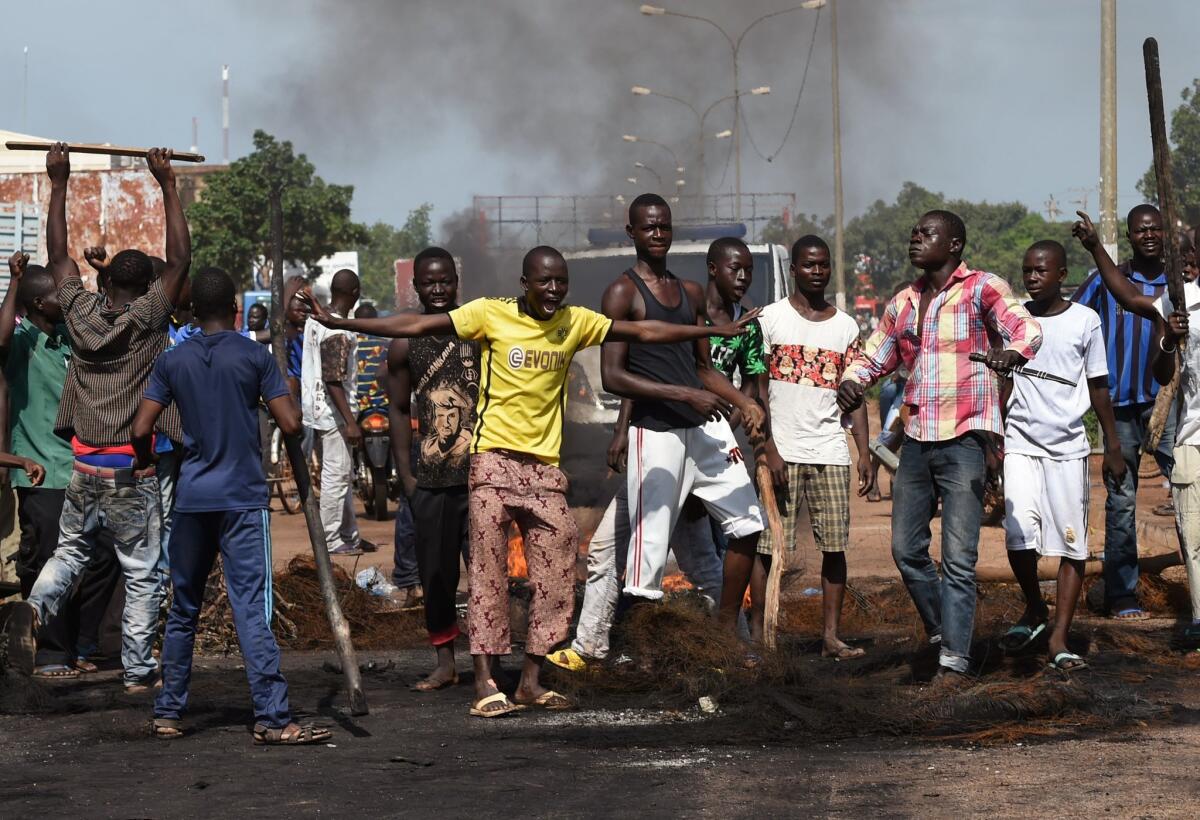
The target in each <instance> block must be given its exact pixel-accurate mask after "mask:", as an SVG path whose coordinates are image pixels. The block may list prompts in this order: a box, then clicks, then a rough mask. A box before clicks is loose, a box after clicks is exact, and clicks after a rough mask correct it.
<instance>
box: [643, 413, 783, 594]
mask: <svg viewBox="0 0 1200 820" xmlns="http://www.w3.org/2000/svg"><path fill="white" fill-rule="evenodd" d="M626 473H627V488H628V492H629V530H630V538H629V560H628V561H627V562H626V569H625V592H626V594H629V595H638V596H640V597H643V598H661V597H662V576H663V568H664V567H665V566H666V563H667V551H668V549H669V548H670V542H671V533H672V531H674V529H675V522H676V521H677V520H678V519H679V512H680V510H682V509H683V503H684V501H686V500H687V497H688V495H689V494H691V495H694V496H696V497H697V498H699V499H700V500H701V501H702V502H704V506H705V507H706V508H707V509H708V514H709V515H710V516H711V517H712V519H713V521H715V522H716V523H717V524H718V525H719V526H720V527H721V531H722V532H723V533H725V535H726V536H728V537H729V538H744V537H746V536H748V535H754V534H755V533H759V532H762V529H763V512H762V508H761V507H760V506H759V503H758V494H757V493H755V492H754V486H753V485H752V484H751V483H750V474H749V473H748V472H747V471H746V465H745V463H744V462H743V459H742V451H741V449H740V448H739V447H738V444H737V441H736V440H735V439H734V437H733V430H731V429H730V428H729V422H727V421H726V420H725V419H721V420H719V421H708V422H705V423H704V425H703V426H701V427H682V428H678V429H675V430H666V431H657V430H645V429H643V428H641V427H631V428H630V430H629V467H628V469H627V470H626Z"/></svg>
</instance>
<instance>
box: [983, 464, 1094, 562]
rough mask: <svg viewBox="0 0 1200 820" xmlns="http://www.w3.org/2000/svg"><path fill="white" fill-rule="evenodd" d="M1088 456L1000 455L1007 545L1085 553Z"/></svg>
mask: <svg viewBox="0 0 1200 820" xmlns="http://www.w3.org/2000/svg"><path fill="white" fill-rule="evenodd" d="M1090 495H1091V494H1090V492H1089V487H1088V460H1087V459H1086V458H1073V459H1067V460H1065V461H1058V460H1055V459H1052V458H1041V457H1039V456H1027V455H1022V454H1021V453H1006V454H1005V455H1004V534H1005V545H1006V546H1007V547H1008V548H1009V549H1010V550H1033V549H1035V550H1037V551H1038V553H1039V554H1040V555H1058V556H1065V557H1067V558H1072V559H1077V560H1080V561H1082V560H1083V559H1085V558H1087V557H1088V548H1087V528H1088V500H1089V498H1090Z"/></svg>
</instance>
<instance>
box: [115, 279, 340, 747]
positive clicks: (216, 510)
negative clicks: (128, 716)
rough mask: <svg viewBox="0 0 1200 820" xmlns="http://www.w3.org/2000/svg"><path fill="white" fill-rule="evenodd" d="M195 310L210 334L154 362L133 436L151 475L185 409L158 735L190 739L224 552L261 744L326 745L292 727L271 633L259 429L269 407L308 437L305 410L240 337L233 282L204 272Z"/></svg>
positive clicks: (260, 352) (285, 427) (269, 363)
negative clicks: (175, 418)
mask: <svg viewBox="0 0 1200 820" xmlns="http://www.w3.org/2000/svg"><path fill="white" fill-rule="evenodd" d="M192 305H193V311H194V313H195V318H196V321H197V322H198V324H199V328H200V330H201V333H200V334H198V335H194V336H193V337H192V338H191V339H190V340H188V342H187V343H186V344H180V345H177V346H175V347H173V348H171V349H170V350H168V351H167V352H165V353H163V354H162V355H161V356H159V358H158V361H156V362H155V363H154V369H153V371H152V372H151V374H150V379H149V381H148V383H147V386H146V393H145V395H144V397H143V398H142V402H141V405H140V406H139V407H138V411H137V416H136V417H135V418H134V421H133V432H132V443H133V448H134V452H135V453H136V459H137V460H136V465H137V468H139V469H141V468H145V467H148V466H149V465H150V464H151V463H152V462H153V459H154V454H153V449H154V447H153V433H154V423H155V421H156V420H157V419H158V416H159V414H160V413H162V412H163V410H164V409H166V408H167V407H168V406H169V405H171V404H172V403H174V404H175V405H176V406H177V407H178V408H179V414H180V417H181V419H182V421H183V464H182V466H181V468H180V474H179V485H178V495H177V498H176V502H175V526H174V529H173V530H172V534H171V538H172V549H171V551H170V565H171V582H172V584H173V585H174V590H175V595H174V600H173V602H172V605H171V613H170V615H169V616H168V618H167V630H166V636H165V637H164V639H163V649H162V666H163V687H162V691H161V692H160V693H159V695H158V697H157V698H156V699H155V704H154V730H155V734H156V735H157V736H158V737H162V738H173V737H179V736H180V735H181V734H182V729H181V726H180V720H181V719H182V717H183V712H184V710H185V708H186V707H187V699H188V684H189V682H190V680H191V674H192V647H193V645H194V643H195V639H196V624H197V621H198V620H199V617H200V606H201V604H202V603H203V601H204V588H205V584H206V582H207V581H208V574H209V572H210V571H211V570H212V565H213V560H214V559H215V557H216V555H217V551H218V549H219V550H220V553H221V560H222V566H223V568H224V572H225V586H226V589H227V591H228V593H229V603H230V606H231V607H232V609H233V620H234V624H235V625H236V626H237V633H238V642H239V643H240V644H241V647H242V657H243V659H244V661H245V665H246V676H247V677H248V678H249V679H250V696H251V699H252V700H253V702H254V717H255V726H254V740H255V742H256V743H284V744H297V743H316V742H318V741H321V740H325V739H327V738H328V737H329V734H330V733H329V732H328V731H327V730H317V729H314V728H313V727H300V726H298V725H296V724H295V723H293V722H292V721H291V715H290V712H289V709H288V697H287V682H286V681H285V680H284V678H283V674H282V673H281V672H280V670H279V646H278V645H277V644H276V643H275V636H274V635H273V634H272V633H271V603H272V593H271V530H270V516H269V513H268V511H267V502H268V494H267V481H266V476H265V475H264V474H263V470H262V456H261V449H260V442H259V431H258V404H259V400H260V399H262V400H263V401H265V402H266V403H267V409H268V410H269V411H270V412H271V415H272V416H274V417H275V421H276V423H277V424H278V425H279V429H280V430H282V431H283V433H284V434H285V435H297V434H299V432H300V412H299V408H297V407H296V403H295V402H294V401H293V400H292V398H291V395H290V394H289V393H288V389H287V384H286V383H285V382H284V380H283V375H282V374H281V373H280V372H279V368H278V367H277V366H276V364H275V361H274V359H272V358H271V354H270V353H268V352H267V349H266V348H265V347H263V346H262V345H260V344H258V343H257V342H254V341H252V340H250V339H247V338H246V337H244V336H242V335H241V334H239V333H238V332H237V331H235V330H234V329H233V328H234V321H235V317H236V315H237V302H236V300H235V289H234V284H233V280H232V279H231V278H230V277H229V275H228V274H227V273H225V272H224V271H221V270H217V269H213V268H210V269H208V270H205V271H203V272H201V273H200V274H198V275H197V276H196V277H195V279H194V280H193V282H192Z"/></svg>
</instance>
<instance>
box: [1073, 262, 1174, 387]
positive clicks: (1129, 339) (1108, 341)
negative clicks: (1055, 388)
mask: <svg viewBox="0 0 1200 820" xmlns="http://www.w3.org/2000/svg"><path fill="white" fill-rule="evenodd" d="M1118 270H1120V271H1121V273H1123V274H1124V275H1125V276H1126V278H1128V279H1129V281H1130V282H1132V283H1133V284H1134V285H1136V286H1137V287H1138V288H1140V289H1141V291H1142V294H1143V295H1145V296H1150V297H1153V298H1156V299H1157V298H1158V297H1159V296H1161V295H1162V292H1163V290H1164V289H1166V287H1167V276H1166V274H1165V273H1160V274H1159V275H1158V276H1155V277H1153V278H1147V277H1146V276H1145V275H1144V274H1142V273H1140V272H1138V271H1135V270H1132V269H1131V268H1130V267H1129V263H1128V262H1122V263H1121V264H1120V265H1119V266H1118ZM1071 301H1073V302H1078V303H1079V304H1081V305H1085V306H1086V307H1090V308H1091V309H1092V310H1094V311H1096V312H1097V313H1099V314H1100V330H1101V332H1102V333H1103V334H1104V350H1105V352H1106V354H1107V356H1108V392H1109V395H1110V396H1111V397H1112V403H1113V406H1114V407H1122V406H1124V405H1127V404H1143V403H1147V402H1152V401H1154V397H1155V396H1157V395H1158V382H1156V381H1154V375H1153V373H1152V372H1151V371H1150V344H1151V342H1152V340H1153V337H1154V322H1152V321H1150V320H1149V319H1143V318H1142V317H1141V316H1138V315H1137V314H1134V313H1129V312H1128V311H1126V310H1123V309H1122V308H1121V306H1120V305H1119V304H1117V300H1116V299H1114V298H1113V295H1112V294H1111V293H1109V291H1108V288H1106V287H1104V280H1103V279H1101V278H1100V274H1099V272H1098V271H1095V270H1093V271H1092V272H1091V273H1089V274H1088V277H1087V279H1085V280H1083V284H1082V285H1080V286H1079V289H1078V290H1077V291H1075V293H1074V295H1073V296H1072V297H1071Z"/></svg>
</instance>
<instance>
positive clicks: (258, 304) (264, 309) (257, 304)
mask: <svg viewBox="0 0 1200 820" xmlns="http://www.w3.org/2000/svg"><path fill="white" fill-rule="evenodd" d="M255 308H257V309H259V310H261V311H262V312H263V313H269V311H268V310H267V306H266V305H264V304H263V303H262V302H255V303H254V304H252V305H251V306H250V307H248V308H246V312H247V313H250V312H251V311H252V310H254V309H255Z"/></svg>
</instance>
